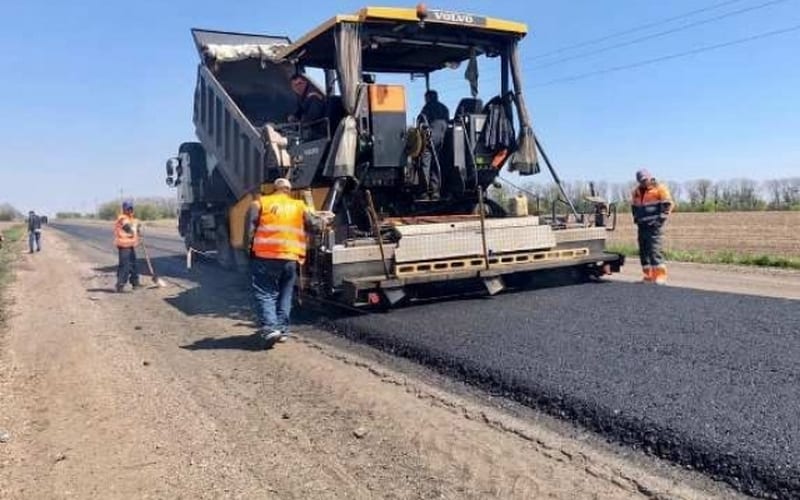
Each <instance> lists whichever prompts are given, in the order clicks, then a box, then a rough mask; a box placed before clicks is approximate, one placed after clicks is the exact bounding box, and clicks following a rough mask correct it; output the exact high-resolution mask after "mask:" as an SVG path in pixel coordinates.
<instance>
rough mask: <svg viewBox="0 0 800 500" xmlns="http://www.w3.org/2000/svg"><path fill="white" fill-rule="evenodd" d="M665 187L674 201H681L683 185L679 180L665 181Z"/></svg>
mask: <svg viewBox="0 0 800 500" xmlns="http://www.w3.org/2000/svg"><path fill="white" fill-rule="evenodd" d="M667 189H669V193H670V194H671V195H672V200H673V201H674V202H675V203H680V202H681V201H683V185H682V184H681V183H680V182H675V181H667Z"/></svg>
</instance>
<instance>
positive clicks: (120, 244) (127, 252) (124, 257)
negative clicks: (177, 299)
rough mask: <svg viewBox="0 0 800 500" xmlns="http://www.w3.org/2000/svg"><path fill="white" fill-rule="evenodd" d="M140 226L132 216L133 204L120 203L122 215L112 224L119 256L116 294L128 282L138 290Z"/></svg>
mask: <svg viewBox="0 0 800 500" xmlns="http://www.w3.org/2000/svg"><path fill="white" fill-rule="evenodd" d="M140 234H141V225H140V224H139V220H138V219H136V217H134V215H133V202H132V201H128V200H126V201H124V202H122V213H121V214H120V215H119V216H118V217H117V221H116V223H115V224H114V245H116V247H117V252H118V254H119V264H118V265H117V287H116V290H117V293H121V292H122V290H123V289H124V288H125V283H126V282H128V281H130V284H131V286H132V287H133V288H134V290H135V289H137V288H139V287H140V286H141V284H140V283H139V271H138V270H137V268H136V247H137V246H138V245H139V235H140Z"/></svg>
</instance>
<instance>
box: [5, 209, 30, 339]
mask: <svg viewBox="0 0 800 500" xmlns="http://www.w3.org/2000/svg"><path fill="white" fill-rule="evenodd" d="M24 234H25V226H23V225H22V224H20V225H18V226H12V227H10V228H8V229H6V230H5V231H3V243H2V244H3V247H2V248H0V325H2V324H3V322H4V321H5V311H4V309H5V305H6V304H5V298H4V297H3V295H4V292H5V287H6V285H8V283H9V282H10V281H11V278H12V276H13V275H12V274H11V262H12V261H13V260H14V255H15V254H16V253H17V248H18V247H17V242H18V241H19V240H21V239H22V237H23V235H24Z"/></svg>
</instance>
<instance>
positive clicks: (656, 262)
mask: <svg viewBox="0 0 800 500" xmlns="http://www.w3.org/2000/svg"><path fill="white" fill-rule="evenodd" d="M636 181H637V182H638V183H639V185H638V186H636V188H635V189H634V190H633V194H632V199H631V211H632V212H633V222H634V223H635V224H636V225H637V227H638V232H639V259H640V260H641V263H642V273H643V278H642V281H643V282H645V283H656V284H658V285H663V284H666V282H667V265H666V263H665V261H664V249H663V246H664V224H666V222H667V218H668V217H669V215H670V213H672V210H673V206H674V203H673V202H672V197H671V196H670V194H669V190H668V189H667V186H665V185H664V184H661V183H659V182H656V180H655V179H654V178H653V176H652V175H651V174H650V172H648V171H647V170H645V169H642V170H639V171H638V172H636Z"/></svg>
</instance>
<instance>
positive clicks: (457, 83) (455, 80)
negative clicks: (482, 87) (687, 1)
mask: <svg viewBox="0 0 800 500" xmlns="http://www.w3.org/2000/svg"><path fill="white" fill-rule="evenodd" d="M741 1H742V0H726V1H724V2H719V3H716V4H713V5H710V6H708V7H703V8H701V9H695V10H692V11H689V12H685V13H683V14H678V15H676V16H672V17H668V18H666V19H662V20H660V21H655V22H651V23H647V24H643V25H639V26H637V27H634V28H630V29H627V30H624V31H620V32H616V33H612V34H609V35H605V36H602V37H600V38H594V39H592V40H587V41H585V42H580V43H577V44H573V45H569V46H567V47H563V48H561V49H558V50H555V51H551V52H547V53H544V54H539V55H535V56H529V57H525V56H523V57H522V58H521V60H522V62H523V65H524V63H525V62H527V61H534V60H536V59H540V58H543V57H545V56H547V55H552V54H555V53H560V52H564V51H567V50H569V49H572V48H578V47H582V46H586V45H589V44H593V43H596V42H600V41H604V40H608V39H611V38H616V37H619V36H622V35H626V34H630V33H634V32H636V31H641V30H644V29H647V28H652V27H655V26H658V25H661V24H666V23H668V22H671V21H676V20H679V19H683V18H686V17H690V16H693V15H695V14H699V13H702V12H707V11H710V10H715V9H719V8H720V7H724V6H726V5H730V4H733V3H738V2H741ZM784 1H786V0H771V1H769V2H766V3H763V4H759V5H756V6H752V7H746V8H743V9H739V10H736V11H732V12H729V13H726V14H722V15H720V16H716V17H714V18H711V19H706V20H702V21H698V22H695V23H690V24H688V25H684V26H682V27H678V28H675V29H671V30H665V31H663V32H659V33H656V34H653V35H647V36H644V37H639V38H637V39H635V40H632V41H629V42H623V43H621V44H616V45H612V46H611V47H607V48H603V49H599V50H597V51H590V52H588V53H582V54H578V55H576V56H570V57H568V58H565V59H560V60H557V61H555V62H553V63H547V64H544V65H540V66H532V68H535V69H539V68H546V67H549V66H555V65H557V64H560V63H562V62H565V61H567V60H571V59H576V58H580V57H585V56H586V55H593V54H596V53H599V52H604V51H606V50H611V49H613V48H618V47H622V46H625V45H631V44H634V43H638V42H640V41H643V40H646V39H648V38H655V37H658V36H664V35H666V34H670V33H674V32H676V31H681V30H684V29H688V28H691V27H694V26H697V25H701V24H707V23H710V22H714V21H717V20H721V19H724V18H726V17H730V16H734V15H738V14H742V13H745V12H748V11H752V10H757V9H761V8H765V7H768V6H770V5H773V4H776V3H780V2H784ZM526 70H527V69H526ZM498 72H499V68H490V69H489V71H487V76H489V75H492V76H495V77H496V78H498V79H499V75H495V73H498ZM438 83H439V84H444V86H441V88H442V89H448V90H454V89H455V88H457V87H459V88H460V87H461V84H462V83H463V84H464V85H466V83H464V82H463V81H462V78H460V77H457V76H453V77H446V78H444V79H441V80H439V82H438ZM451 84H452V85H451Z"/></svg>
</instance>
